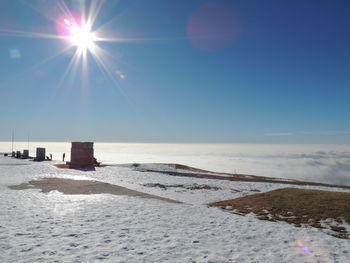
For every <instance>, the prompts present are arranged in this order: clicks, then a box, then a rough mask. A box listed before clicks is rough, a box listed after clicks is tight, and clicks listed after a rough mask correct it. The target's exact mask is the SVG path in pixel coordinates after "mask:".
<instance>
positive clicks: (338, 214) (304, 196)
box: [209, 188, 350, 239]
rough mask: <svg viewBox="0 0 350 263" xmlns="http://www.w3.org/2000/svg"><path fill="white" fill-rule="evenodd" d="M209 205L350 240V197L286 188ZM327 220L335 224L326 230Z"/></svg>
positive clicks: (342, 194)
mask: <svg viewBox="0 0 350 263" xmlns="http://www.w3.org/2000/svg"><path fill="white" fill-rule="evenodd" d="M209 205H210V206H217V207H220V208H222V209H225V210H229V211H233V212H235V213H238V214H242V215H244V214H248V213H250V212H253V213H254V214H256V215H257V217H258V218H259V219H261V220H270V221H285V222H287V223H290V224H294V225H295V226H301V225H310V226H312V227H316V228H327V229H330V230H331V231H332V232H333V233H332V235H334V236H336V237H339V238H347V239H349V238H350V235H349V233H347V231H346V228H344V227H343V226H342V224H349V225H350V193H343V192H330V191H320V190H307V189H297V188H284V189H278V190H274V191H270V192H266V193H259V194H253V195H249V196H245V197H240V198H236V199H232V200H226V201H220V202H215V203H211V204H209ZM327 219H332V220H333V224H330V225H329V226H324V225H323V226H322V225H321V220H327ZM335 224H337V225H335Z"/></svg>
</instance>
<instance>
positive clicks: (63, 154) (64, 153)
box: [62, 153, 66, 162]
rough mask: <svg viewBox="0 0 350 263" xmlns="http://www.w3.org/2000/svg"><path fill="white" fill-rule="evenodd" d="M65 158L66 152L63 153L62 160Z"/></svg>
mask: <svg viewBox="0 0 350 263" xmlns="http://www.w3.org/2000/svg"><path fill="white" fill-rule="evenodd" d="M64 158H66V153H63V156H62V162H64Z"/></svg>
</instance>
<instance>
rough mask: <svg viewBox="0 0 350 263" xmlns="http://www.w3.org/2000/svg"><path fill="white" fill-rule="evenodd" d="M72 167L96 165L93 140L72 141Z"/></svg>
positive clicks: (70, 164) (70, 163) (70, 165)
mask: <svg viewBox="0 0 350 263" xmlns="http://www.w3.org/2000/svg"><path fill="white" fill-rule="evenodd" d="M67 164H69V167H70V168H89V167H94V166H95V165H96V159H95V158H94V143H93V142H72V148H71V161H70V162H67Z"/></svg>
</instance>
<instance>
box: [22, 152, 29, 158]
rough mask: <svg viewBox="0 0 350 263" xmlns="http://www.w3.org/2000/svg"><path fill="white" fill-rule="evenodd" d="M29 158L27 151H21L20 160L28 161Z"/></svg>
mask: <svg viewBox="0 0 350 263" xmlns="http://www.w3.org/2000/svg"><path fill="white" fill-rule="evenodd" d="M28 158H29V150H23V154H22V159H28Z"/></svg>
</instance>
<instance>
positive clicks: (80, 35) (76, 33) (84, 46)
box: [64, 19, 97, 53]
mask: <svg viewBox="0 0 350 263" xmlns="http://www.w3.org/2000/svg"><path fill="white" fill-rule="evenodd" d="M64 23H65V24H66V25H67V29H68V36H67V40H68V41H69V42H70V44H71V45H73V46H76V47H77V49H78V51H79V52H81V53H86V51H90V52H94V50H95V47H96V44H95V41H96V40H97V37H96V34H95V33H94V32H92V31H91V26H90V25H88V24H82V25H78V24H76V23H74V24H73V23H71V22H70V21H69V20H68V19H64Z"/></svg>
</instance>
